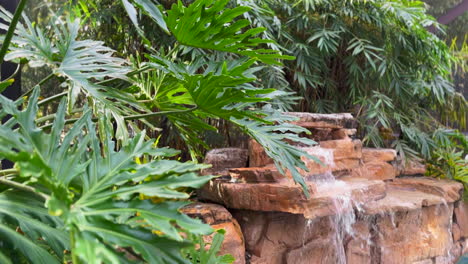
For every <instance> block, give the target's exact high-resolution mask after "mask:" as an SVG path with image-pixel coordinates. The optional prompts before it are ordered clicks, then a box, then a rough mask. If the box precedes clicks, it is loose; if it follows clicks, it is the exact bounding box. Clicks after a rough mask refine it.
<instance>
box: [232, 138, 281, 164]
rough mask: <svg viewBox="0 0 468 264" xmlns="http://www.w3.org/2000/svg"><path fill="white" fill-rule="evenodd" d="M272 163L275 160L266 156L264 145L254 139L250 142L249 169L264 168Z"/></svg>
mask: <svg viewBox="0 0 468 264" xmlns="http://www.w3.org/2000/svg"><path fill="white" fill-rule="evenodd" d="M272 163H273V160H272V159H271V158H270V157H269V156H268V155H267V154H266V152H265V150H264V149H263V147H262V145H260V144H259V143H258V142H257V141H255V140H254V139H251V140H249V167H263V166H265V165H268V164H272ZM238 167H246V166H238Z"/></svg>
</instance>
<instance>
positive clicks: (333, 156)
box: [287, 139, 362, 177]
mask: <svg viewBox="0 0 468 264" xmlns="http://www.w3.org/2000/svg"><path fill="white" fill-rule="evenodd" d="M300 149H302V150H304V151H305V152H307V153H308V154H309V155H312V156H314V157H316V158H318V159H319V160H320V161H321V162H322V164H319V163H317V162H316V161H315V160H313V159H310V158H307V157H302V158H301V159H302V161H303V162H304V163H305V165H306V167H307V168H308V170H309V171H308V172H306V171H303V170H301V169H300V170H299V172H300V173H301V174H302V175H305V176H308V175H315V174H323V173H326V172H335V171H350V170H351V169H354V168H358V167H359V165H360V163H361V162H360V161H361V157H362V154H361V149H362V143H361V141H360V140H351V139H344V140H330V141H322V142H320V145H319V146H314V147H304V148H300ZM287 174H288V175H290V174H289V172H287ZM289 177H291V176H289Z"/></svg>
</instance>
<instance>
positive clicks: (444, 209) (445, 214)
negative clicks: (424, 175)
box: [374, 204, 453, 264]
mask: <svg viewBox="0 0 468 264" xmlns="http://www.w3.org/2000/svg"><path fill="white" fill-rule="evenodd" d="M452 212H453V205H451V204H449V205H447V206H440V205H436V206H428V207H423V208H421V209H416V210H411V211H403V212H397V213H395V214H393V215H381V216H378V217H377V219H376V223H375V226H374V229H375V231H374V232H375V233H376V234H377V235H376V239H375V251H376V252H377V254H375V257H376V259H375V260H374V261H376V262H377V263H382V264H405V263H413V262H417V261H421V260H425V259H429V258H433V257H438V256H444V255H445V254H446V252H448V251H449V250H450V249H451V247H452V238H451V234H450V232H449V230H450V228H451V225H450V224H451V216H452Z"/></svg>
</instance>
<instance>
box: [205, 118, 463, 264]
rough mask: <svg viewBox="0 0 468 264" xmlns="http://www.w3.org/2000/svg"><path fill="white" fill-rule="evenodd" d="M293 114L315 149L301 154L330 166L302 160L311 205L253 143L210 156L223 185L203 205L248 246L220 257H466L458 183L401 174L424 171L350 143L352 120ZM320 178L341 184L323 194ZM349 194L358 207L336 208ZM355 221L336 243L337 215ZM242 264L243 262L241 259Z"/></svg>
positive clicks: (389, 153)
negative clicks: (221, 209) (221, 211)
mask: <svg viewBox="0 0 468 264" xmlns="http://www.w3.org/2000/svg"><path fill="white" fill-rule="evenodd" d="M288 114H290V115H293V116H296V117H298V118H299V120H298V121H297V122H295V123H296V124H297V125H299V126H302V127H305V128H308V129H309V130H310V131H311V132H312V135H311V136H310V137H311V138H312V139H314V140H315V141H317V142H318V144H317V146H314V147H304V146H297V147H299V148H302V149H304V150H305V151H306V152H308V153H309V154H311V155H314V156H316V157H318V158H319V159H320V160H321V161H322V163H324V164H325V165H326V166H323V165H320V164H318V163H316V162H314V161H312V160H309V159H306V158H303V161H304V162H305V163H306V165H307V168H308V169H309V172H306V171H302V173H301V174H302V175H303V176H304V179H305V180H306V182H307V185H308V187H309V188H308V189H309V192H310V197H309V198H307V197H306V196H305V195H304V193H303V191H302V188H301V187H300V186H299V185H297V184H295V183H294V181H293V180H292V177H291V176H290V174H289V173H286V174H285V175H281V174H280V173H279V172H278V170H277V169H276V168H275V166H274V165H273V161H272V160H271V159H270V158H268V157H267V156H266V154H265V152H264V151H263V149H262V147H261V146H260V145H259V144H258V143H256V142H255V141H253V140H252V141H250V142H249V149H248V150H245V149H232V148H230V149H217V150H213V151H211V152H209V153H208V154H207V156H206V160H205V162H206V163H210V164H213V168H212V169H210V170H209V171H206V172H205V173H215V174H219V175H221V177H220V178H218V179H216V180H213V181H212V182H210V183H209V184H207V185H206V186H205V187H204V188H203V189H202V190H201V191H200V199H202V200H205V201H210V202H214V203H217V204H221V205H223V206H225V207H226V208H228V210H229V211H230V212H231V213H232V215H233V217H234V219H237V222H238V223H239V224H240V226H241V230H242V234H241V236H242V235H243V237H244V238H243V239H245V249H244V248H242V245H243V244H242V245H241V244H240V243H238V246H236V247H237V248H229V247H224V248H223V253H228V252H234V253H235V255H237V256H240V255H241V254H239V253H238V252H239V251H241V252H244V250H245V251H246V252H247V254H246V255H247V256H249V257H248V262H250V263H252V264H254V263H255V264H260V263H265V264H266V263H268V264H282V263H284V264H300V263H324V264H326V263H333V264H335V263H350V264H354V263H355V264H363V263H372V264H374V263H395V264H405V263H433V264H435V263H437V264H439V263H440V264H442V263H454V262H455V260H456V259H457V258H458V257H459V256H460V255H462V254H464V253H468V204H467V203H466V202H465V203H464V202H462V201H460V198H461V192H462V189H463V186H462V185H461V184H460V183H457V182H454V181H448V180H437V179H432V178H428V177H408V176H407V175H401V174H402V173H404V174H419V173H423V172H424V168H423V167H418V166H411V168H410V169H408V168H406V170H401V169H399V166H398V165H397V163H396V160H395V159H396V153H395V151H394V150H391V149H369V148H362V144H361V141H360V140H358V139H353V137H354V134H355V132H356V130H355V129H354V125H355V120H354V119H353V117H352V116H351V115H350V114H332V115H320V114H310V113H288ZM304 136H308V135H304ZM323 175H328V177H329V176H330V175H333V176H334V177H336V178H337V179H339V181H337V183H340V184H328V185H325V187H324V185H321V184H320V182H319V181H317V179H321V177H322V176H323ZM343 183H344V184H343ZM344 196H349V198H350V200H351V201H352V206H350V207H346V206H345V207H340V206H336V203H337V201H338V200H339V198H340V197H344ZM199 206H203V205H199ZM349 211H352V212H349ZM350 213H353V214H354V215H355V219H354V221H353V223H352V234H346V235H345V236H337V232H341V230H337V226H336V219H337V217H338V216H340V215H343V214H350ZM311 223H313V224H312V225H311ZM231 233H232V232H231ZM228 236H229V232H228V234H227V237H228ZM234 236H239V235H238V234H235V235H234ZM337 237H339V239H340V240H341V241H339V242H340V243H336V239H337ZM239 247H241V248H239ZM236 263H238V264H242V263H246V262H245V259H243V258H238V259H237V261H236Z"/></svg>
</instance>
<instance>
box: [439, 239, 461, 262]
mask: <svg viewBox="0 0 468 264" xmlns="http://www.w3.org/2000/svg"><path fill="white" fill-rule="evenodd" d="M461 255H462V246H461V244H460V243H454V244H453V245H452V248H451V249H450V250H449V252H448V254H446V255H444V256H437V257H435V258H434V264H453V263H456V262H457V260H458V259H459V258H460V256H461Z"/></svg>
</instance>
